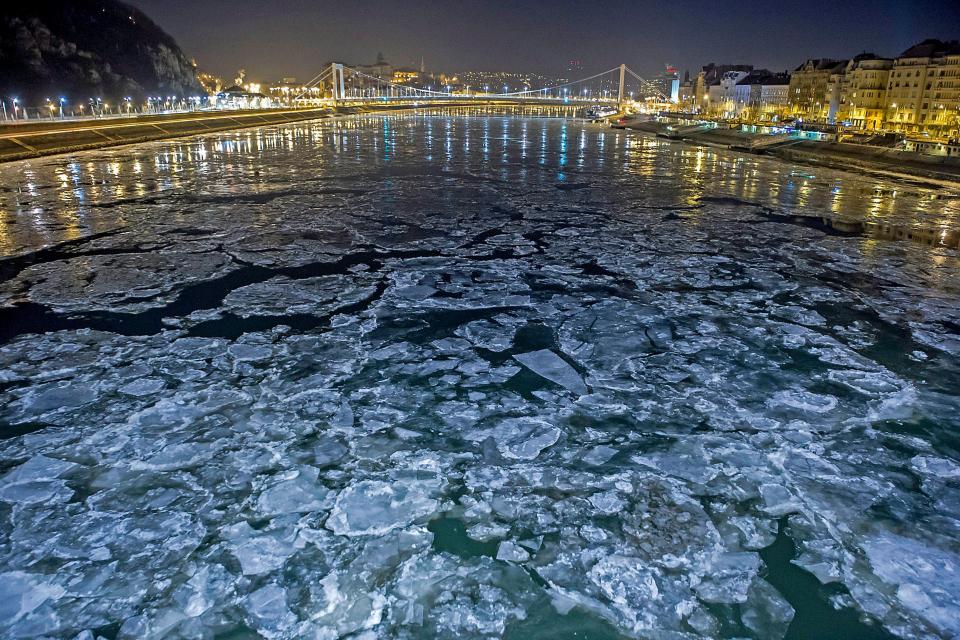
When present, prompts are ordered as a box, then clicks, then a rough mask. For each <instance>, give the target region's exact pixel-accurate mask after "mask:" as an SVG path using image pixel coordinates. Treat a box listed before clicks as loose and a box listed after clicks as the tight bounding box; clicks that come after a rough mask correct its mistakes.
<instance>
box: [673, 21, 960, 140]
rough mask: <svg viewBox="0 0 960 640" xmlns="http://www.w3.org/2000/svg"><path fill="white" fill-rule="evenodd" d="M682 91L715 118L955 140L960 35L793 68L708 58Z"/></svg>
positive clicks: (686, 104)
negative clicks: (894, 52)
mask: <svg viewBox="0 0 960 640" xmlns="http://www.w3.org/2000/svg"><path fill="white" fill-rule="evenodd" d="M678 93H679V95H678V98H677V100H678V102H679V104H680V106H681V108H684V109H689V110H692V111H696V112H698V113H702V114H707V115H711V116H716V117H723V118H736V119H744V120H752V121H783V120H784V119H788V118H793V119H796V120H802V121H804V122H809V123H822V124H841V125H843V126H845V127H849V128H853V129H858V130H864V131H892V132H898V133H903V134H907V135H914V136H922V135H927V136H931V137H937V138H956V137H958V135H960V41H956V40H953V41H948V42H944V41H941V40H925V41H923V42H921V43H919V44H916V45H914V46H912V47H910V48H909V49H907V50H906V51H904V52H903V53H902V54H900V55H899V56H897V57H896V58H883V57H880V56H877V55H874V54H869V53H863V54H860V55H858V56H856V57H854V58H852V59H849V60H833V59H825V58H821V59H811V60H807V61H805V62H804V63H803V64H802V65H800V66H799V67H797V68H796V69H795V70H794V71H793V72H791V73H788V72H784V73H772V72H770V71H768V70H765V69H754V68H753V67H752V66H750V65H716V64H709V65H707V66H705V67H703V68H702V69H701V70H700V72H699V73H698V74H697V76H696V77H695V78H692V79H691V78H690V77H689V76H687V77H686V78H685V79H684V81H683V82H682V83H680V86H679V92H678Z"/></svg>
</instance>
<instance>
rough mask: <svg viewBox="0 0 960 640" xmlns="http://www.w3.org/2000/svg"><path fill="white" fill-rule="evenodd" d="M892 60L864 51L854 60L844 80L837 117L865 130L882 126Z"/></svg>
mask: <svg viewBox="0 0 960 640" xmlns="http://www.w3.org/2000/svg"><path fill="white" fill-rule="evenodd" d="M891 68H893V60H890V59H887V58H880V57H878V56H874V55H870V54H862V55H859V56H857V57H856V58H854V59H853V60H851V61H850V62H849V63H848V64H847V67H846V69H845V72H844V75H843V81H842V84H841V100H840V103H841V104H840V110H839V113H838V114H837V121H838V122H842V123H844V124H845V125H846V126H849V127H852V128H854V129H860V130H863V131H879V130H881V129H883V125H884V116H885V114H886V107H887V83H888V81H889V78H890V69H891Z"/></svg>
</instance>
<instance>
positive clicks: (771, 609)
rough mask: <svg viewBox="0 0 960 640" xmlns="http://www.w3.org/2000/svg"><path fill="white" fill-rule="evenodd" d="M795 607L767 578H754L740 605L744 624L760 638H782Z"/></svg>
mask: <svg viewBox="0 0 960 640" xmlns="http://www.w3.org/2000/svg"><path fill="white" fill-rule="evenodd" d="M793 614H794V611H793V607H791V606H790V603H788V602H787V601H786V600H784V599H783V596H781V595H780V594H779V593H778V592H777V590H776V589H774V588H773V586H772V585H771V584H770V583H769V582H767V581H766V580H760V579H757V580H754V581H753V586H752V587H751V588H750V591H749V593H748V594H747V601H746V602H745V603H743V604H742V605H740V618H741V619H742V620H743V625H744V626H745V627H746V628H747V629H749V630H750V631H752V632H753V633H754V634H755V635H756V637H758V638H771V639H773V638H782V637H784V636H785V635H787V629H789V628H790V623H791V622H792V621H793Z"/></svg>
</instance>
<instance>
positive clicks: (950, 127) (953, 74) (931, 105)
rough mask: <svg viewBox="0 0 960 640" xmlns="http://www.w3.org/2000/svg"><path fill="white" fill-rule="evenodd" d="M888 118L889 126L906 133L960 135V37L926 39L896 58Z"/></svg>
mask: <svg viewBox="0 0 960 640" xmlns="http://www.w3.org/2000/svg"><path fill="white" fill-rule="evenodd" d="M885 120H886V123H885V126H886V128H887V129H889V130H891V131H897V132H900V133H904V134H912V135H923V134H925V135H929V136H934V137H938V138H956V137H958V135H960V132H958V121H960V41H957V40H953V41H949V42H943V41H941V40H925V41H923V42H921V43H919V44H916V45H914V46H912V47H910V48H909V49H907V50H906V51H904V52H903V53H902V54H900V56H899V57H898V58H897V59H896V60H894V62H893V66H892V68H891V69H890V75H889V77H888V79H887V95H886V118H885Z"/></svg>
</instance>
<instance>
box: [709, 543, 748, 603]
mask: <svg viewBox="0 0 960 640" xmlns="http://www.w3.org/2000/svg"><path fill="white" fill-rule="evenodd" d="M759 569H760V556H759V555H757V554H756V553H750V552H742V553H724V554H721V555H720V556H719V557H717V558H715V559H714V560H713V562H711V564H710V568H709V570H708V571H707V574H706V576H704V579H703V581H702V582H701V583H700V584H698V585H697V587H696V591H697V595H698V596H700V599H701V600H703V601H704V602H713V603H721V602H722V603H728V604H734V603H743V602H746V601H747V591H748V590H749V589H750V585H751V584H752V583H753V579H754V577H755V576H756V575H757V571H758V570H759Z"/></svg>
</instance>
